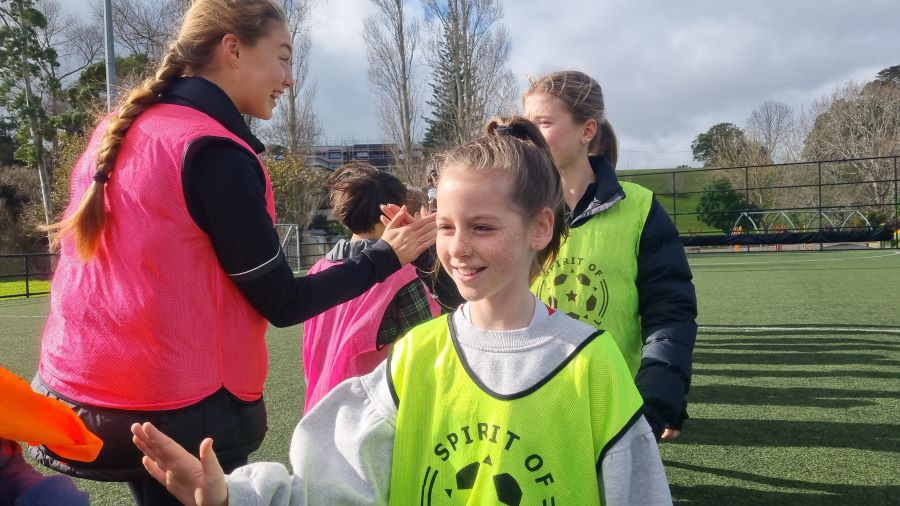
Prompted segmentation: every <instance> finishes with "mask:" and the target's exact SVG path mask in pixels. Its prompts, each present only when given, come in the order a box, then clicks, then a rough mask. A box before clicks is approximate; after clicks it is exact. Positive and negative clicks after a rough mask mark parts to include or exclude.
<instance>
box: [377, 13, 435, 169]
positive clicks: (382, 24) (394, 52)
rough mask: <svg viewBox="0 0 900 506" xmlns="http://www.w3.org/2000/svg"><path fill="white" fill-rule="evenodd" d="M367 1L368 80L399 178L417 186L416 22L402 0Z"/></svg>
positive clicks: (417, 99)
mask: <svg viewBox="0 0 900 506" xmlns="http://www.w3.org/2000/svg"><path fill="white" fill-rule="evenodd" d="M371 1H372V3H373V4H375V7H376V12H375V14H373V15H371V16H368V17H367V18H366V19H365V21H364V25H363V26H364V28H363V38H364V39H365V41H366V55H367V57H368V62H369V69H368V72H369V81H370V82H371V83H372V84H373V85H374V87H375V89H376V95H377V98H378V112H379V116H380V120H381V127H382V128H383V129H384V131H385V132H386V133H387V135H388V137H389V138H390V139H391V140H392V141H393V143H394V144H395V145H396V146H397V149H396V152H395V160H397V162H399V164H400V167H399V171H400V174H399V175H400V178H401V179H403V180H405V181H406V183H407V184H412V185H414V186H418V185H420V183H421V182H422V181H421V180H422V175H421V173H420V172H421V171H419V170H417V166H416V160H415V159H414V156H413V155H414V152H415V141H416V137H417V130H418V114H419V113H418V111H419V108H420V104H419V100H420V99H419V93H418V89H417V88H416V86H415V83H414V82H413V71H414V66H415V61H416V49H417V48H418V43H419V30H420V26H419V22H418V21H417V20H410V19H409V18H408V17H407V16H406V9H405V6H404V1H403V0H371Z"/></svg>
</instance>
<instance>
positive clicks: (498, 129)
mask: <svg viewBox="0 0 900 506" xmlns="http://www.w3.org/2000/svg"><path fill="white" fill-rule="evenodd" d="M494 135H512V128H511V127H510V126H509V125H497V126H495V127H494Z"/></svg>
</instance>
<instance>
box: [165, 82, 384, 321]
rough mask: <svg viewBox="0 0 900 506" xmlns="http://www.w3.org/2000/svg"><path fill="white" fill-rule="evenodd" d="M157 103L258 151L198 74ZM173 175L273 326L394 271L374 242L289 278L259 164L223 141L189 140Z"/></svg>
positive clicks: (232, 272) (303, 316)
mask: <svg viewBox="0 0 900 506" xmlns="http://www.w3.org/2000/svg"><path fill="white" fill-rule="evenodd" d="M162 101H163V102H165V103H169V104H175V105H183V106H186V107H191V108H193V109H197V110H199V111H201V112H203V113H206V114H207V115H209V116H210V117H212V118H213V119H214V120H216V121H218V122H219V123H221V124H222V126H224V127H225V128H227V129H228V130H229V131H230V132H231V133H233V134H235V135H236V136H238V137H240V138H241V139H242V140H243V141H244V142H246V143H247V144H248V145H250V147H252V148H253V150H254V151H256V153H257V154H259V153H262V151H263V150H264V149H265V147H264V146H263V144H262V143H261V142H260V141H259V139H257V138H256V137H255V136H254V135H253V134H252V133H251V132H250V128H248V127H247V124H246V123H244V119H243V117H242V116H241V114H240V113H239V112H238V110H237V108H236V107H235V106H234V103H233V102H232V101H231V99H230V98H228V95H226V94H225V92H224V91H222V90H221V89H220V88H219V87H218V86H216V85H215V84H213V83H211V82H210V81H207V80H206V79H203V78H200V77H185V78H181V79H179V80H177V81H175V82H174V83H173V84H172V85H171V86H170V87H169V89H168V90H167V91H166V93H165V95H164V97H163V100H162ZM181 179H182V187H183V191H184V199H185V202H186V203H187V208H188V211H189V212H190V214H191V217H192V218H193V219H194V221H195V222H196V223H197V226H199V227H200V228H201V229H203V231H204V232H206V233H207V234H208V235H209V238H210V241H212V246H213V249H214V250H215V253H216V257H217V258H218V260H219V263H220V264H221V265H222V269H223V270H224V271H225V272H226V273H228V275H229V277H230V278H231V279H232V280H233V281H234V282H235V283H236V284H237V287H238V289H240V291H241V293H243V295H244V296H245V297H246V298H247V300H248V301H249V302H250V304H251V305H253V307H254V308H256V310H257V311H259V312H260V314H262V315H263V316H264V317H265V318H266V319H267V320H269V322H271V323H272V325H275V326H276V327H286V326H289V325H296V324H298V323H301V322H303V321H305V320H307V319H309V318H311V317H313V316H315V315H317V314H319V313H321V312H322V311H325V310H327V309H329V308H331V307H333V306H336V305H338V304H340V303H342V302H346V301H348V300H350V299H352V298H354V297H357V296H359V295H360V294H362V293H363V292H365V291H366V290H368V289H369V288H370V287H371V286H372V285H374V284H375V283H377V282H381V281H384V280H385V279H386V278H387V277H388V276H390V275H391V274H393V273H394V272H396V271H397V270H398V269H400V262H399V260H398V259H397V255H396V254H395V253H394V251H393V250H392V249H391V247H390V246H389V245H388V244H387V243H386V242H384V241H378V242H376V243H375V244H374V245H373V246H371V247H369V248H367V249H366V250H365V251H363V252H362V253H361V254H360V255H358V256H356V257H354V258H352V259H350V260H348V261H346V262H344V263H342V264H341V265H340V266H336V267H335V268H333V269H328V270H326V271H324V272H321V273H318V274H314V275H312V276H303V277H298V278H295V277H294V274H293V272H292V271H291V268H290V266H289V265H288V263H287V259H286V258H285V256H284V254H283V252H282V251H281V244H280V242H279V240H278V233H277V232H276V231H275V227H273V226H272V220H271V218H270V217H269V214H268V212H267V211H266V201H265V190H266V188H265V179H264V176H263V172H262V167H260V165H259V162H258V161H257V159H256V158H255V157H254V156H253V155H252V154H250V153H248V152H247V150H246V149H244V148H243V147H241V146H239V145H237V144H235V143H234V142H232V141H230V140H224V139H221V138H204V139H199V140H197V141H194V142H193V143H192V144H191V146H190V147H189V148H188V149H187V152H186V153H185V155H184V159H183V160H182V177H181Z"/></svg>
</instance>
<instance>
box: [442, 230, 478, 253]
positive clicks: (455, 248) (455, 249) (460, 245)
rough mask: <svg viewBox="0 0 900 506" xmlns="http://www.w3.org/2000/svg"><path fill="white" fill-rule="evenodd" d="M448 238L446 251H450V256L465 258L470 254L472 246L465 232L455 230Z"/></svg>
mask: <svg viewBox="0 0 900 506" xmlns="http://www.w3.org/2000/svg"><path fill="white" fill-rule="evenodd" d="M449 240H450V244H448V245H447V252H448V253H450V256H451V257H453V258H465V257H467V256H468V255H470V254H471V252H472V247H471V244H470V243H469V237H468V235H467V234H466V233H465V232H463V231H460V230H457V231H456V233H454V234H453V236H452V237H450V238H449Z"/></svg>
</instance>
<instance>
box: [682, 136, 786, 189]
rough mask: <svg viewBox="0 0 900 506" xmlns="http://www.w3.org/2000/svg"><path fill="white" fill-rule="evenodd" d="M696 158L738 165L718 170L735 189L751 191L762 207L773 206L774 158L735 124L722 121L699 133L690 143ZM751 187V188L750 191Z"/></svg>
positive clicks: (710, 164) (709, 164)
mask: <svg viewBox="0 0 900 506" xmlns="http://www.w3.org/2000/svg"><path fill="white" fill-rule="evenodd" d="M691 150H692V151H693V153H694V159H696V160H698V161H702V162H704V164H703V165H704V166H705V167H735V169H734V170H725V171H721V172H719V174H721V175H722V177H724V178H726V179H728V180H729V182H730V183H731V184H732V186H733V187H734V188H741V189H744V190H745V191H748V193H749V196H750V201H751V202H753V203H754V204H756V205H758V206H760V207H770V206H771V205H772V203H773V195H774V193H773V192H772V191H771V190H769V189H768V188H770V187H771V186H774V184H775V181H776V176H777V174H776V171H775V169H773V168H772V167H768V166H769V165H771V164H772V158H771V157H770V156H769V154H768V152H767V151H766V149H765V147H763V146H762V144H760V143H759V142H757V141H755V140H753V139H749V138H747V136H746V135H745V134H744V131H743V130H741V129H740V128H738V127H737V126H735V125H734V124H732V123H719V124H717V125H713V126H712V127H711V128H710V129H709V130H707V131H706V132H704V133H702V134H700V135H698V136H697V138H696V139H694V142H692V143H691ZM747 189H749V190H747Z"/></svg>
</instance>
